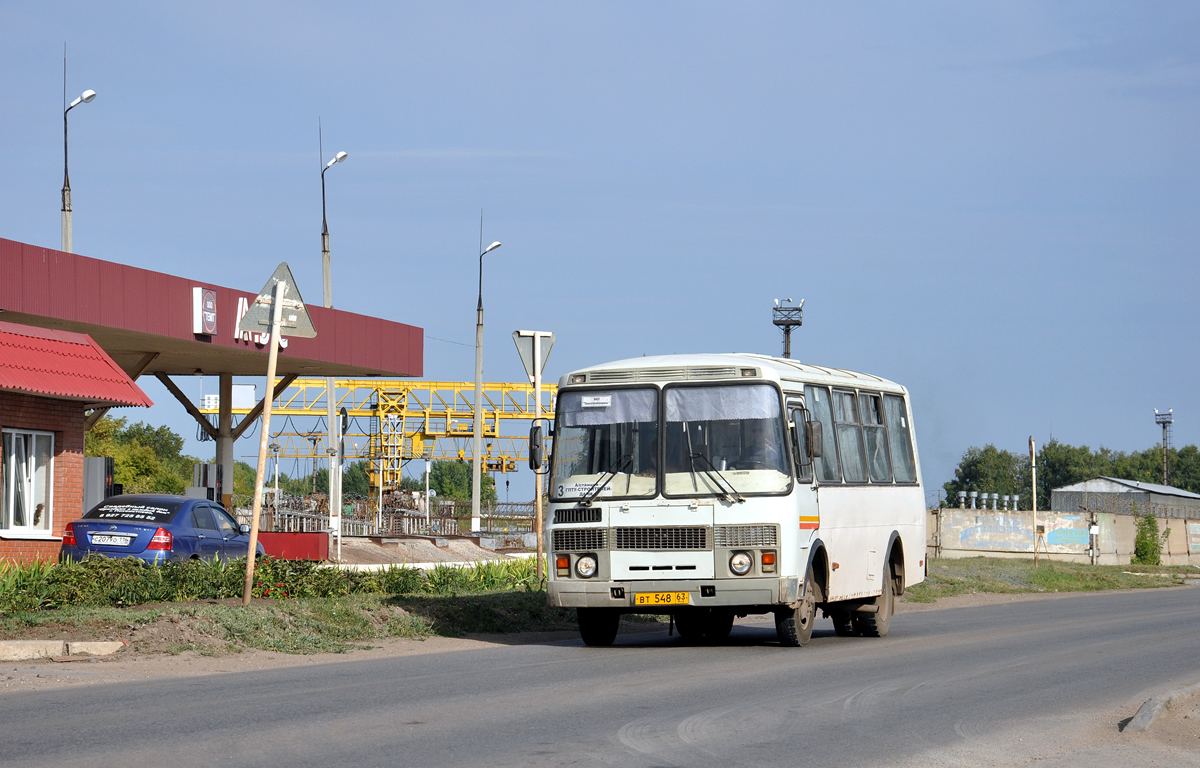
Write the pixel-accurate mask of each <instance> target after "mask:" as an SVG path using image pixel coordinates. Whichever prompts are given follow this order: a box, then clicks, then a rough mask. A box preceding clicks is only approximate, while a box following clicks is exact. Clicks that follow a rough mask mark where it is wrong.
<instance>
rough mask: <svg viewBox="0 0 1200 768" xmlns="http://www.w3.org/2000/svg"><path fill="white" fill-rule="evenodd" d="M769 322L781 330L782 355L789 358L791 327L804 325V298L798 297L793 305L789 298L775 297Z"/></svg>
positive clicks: (790, 353)
mask: <svg viewBox="0 0 1200 768" xmlns="http://www.w3.org/2000/svg"><path fill="white" fill-rule="evenodd" d="M781 301H782V302H783V304H782V305H781V304H780V302H781ZM771 322H772V323H773V324H775V325H777V326H779V328H780V329H782V330H783V356H784V357H786V358H791V356H792V329H793V328H798V327H800V326H802V325H804V299H800V303H799V304H796V305H795V306H792V300H791V299H775V310H774V311H773V312H772V320H771Z"/></svg>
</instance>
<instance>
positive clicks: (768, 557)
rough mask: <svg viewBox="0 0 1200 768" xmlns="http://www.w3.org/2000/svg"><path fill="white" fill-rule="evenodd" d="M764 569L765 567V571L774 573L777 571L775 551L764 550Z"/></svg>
mask: <svg viewBox="0 0 1200 768" xmlns="http://www.w3.org/2000/svg"><path fill="white" fill-rule="evenodd" d="M762 569H763V573H774V572H775V553H774V552H763V553H762Z"/></svg>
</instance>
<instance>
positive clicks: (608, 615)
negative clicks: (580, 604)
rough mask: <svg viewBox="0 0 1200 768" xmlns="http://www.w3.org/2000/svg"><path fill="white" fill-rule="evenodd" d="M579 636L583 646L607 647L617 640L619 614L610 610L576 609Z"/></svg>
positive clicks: (619, 621)
mask: <svg viewBox="0 0 1200 768" xmlns="http://www.w3.org/2000/svg"><path fill="white" fill-rule="evenodd" d="M575 615H576V618H577V620H578V621H579V636H580V637H581V638H583V643H584V645H592V646H609V645H612V644H613V641H614V640H616V639H617V628H618V627H619V626H620V625H621V614H620V613H618V612H617V611H614V610H612V609H611V608H576V609H575Z"/></svg>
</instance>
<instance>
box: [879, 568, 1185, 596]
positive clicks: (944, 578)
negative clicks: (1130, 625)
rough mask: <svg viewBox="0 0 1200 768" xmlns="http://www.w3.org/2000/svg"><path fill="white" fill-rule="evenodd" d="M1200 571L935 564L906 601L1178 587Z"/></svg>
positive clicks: (1182, 569) (911, 590) (912, 589)
mask: <svg viewBox="0 0 1200 768" xmlns="http://www.w3.org/2000/svg"><path fill="white" fill-rule="evenodd" d="M1187 576H1195V577H1200V570H1198V569H1196V568H1193V567H1191V566H1186V565H1176V566H1162V565H1157V566H1152V565H1135V566H1130V565H1086V564H1084V563H1067V562H1055V561H1052V560H1051V561H1046V560H1042V561H1041V562H1039V563H1038V567H1037V568H1034V567H1033V561H1032V560H1015V559H1014V560H1009V559H1001V558H992V557H969V558H962V559H937V560H930V561H929V573H928V574H927V575H926V576H925V581H924V582H922V583H921V584H917V585H916V586H914V587H910V588H909V589H907V590H905V595H904V598H903V599H904V600H905V601H907V602H913V603H932V602H935V601H936V600H937V599H938V598H940V597H951V596H953V595H970V594H975V593H978V592H993V593H1001V594H1007V593H1022V592H1094V591H1097V590H1108V589H1144V588H1148V587H1172V586H1178V585H1180V584H1182V583H1183V579H1184V578H1185V577H1187Z"/></svg>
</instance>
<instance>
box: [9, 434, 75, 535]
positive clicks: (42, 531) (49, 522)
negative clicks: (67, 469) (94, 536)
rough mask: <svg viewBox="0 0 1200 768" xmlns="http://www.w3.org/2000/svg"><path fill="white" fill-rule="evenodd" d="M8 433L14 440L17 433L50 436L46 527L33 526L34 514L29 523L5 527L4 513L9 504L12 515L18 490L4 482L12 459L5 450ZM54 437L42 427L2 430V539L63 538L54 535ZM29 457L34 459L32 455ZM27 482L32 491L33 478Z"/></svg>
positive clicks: (33, 436)
mask: <svg viewBox="0 0 1200 768" xmlns="http://www.w3.org/2000/svg"><path fill="white" fill-rule="evenodd" d="M8 435H13V436H14V441H15V436H16V435H26V436H29V437H32V438H34V440H35V441H36V439H37V438H38V437H48V438H50V466H49V467H48V468H47V469H48V471H49V477H48V478H47V484H46V502H45V504H46V527H45V528H41V527H38V528H35V527H34V526H33V517H32V515H30V517H29V523H28V524H27V525H23V526H12V525H9V526H8V527H4V526H5V523H6V517H7V516H6V515H5V514H4V508H5V506H7V507H8V509H9V514H10V515H11V509H12V503H13V502H12V494H13V493H15V492H16V488H15V486H13V484H11V483H6V482H4V479H5V477H6V474H7V467H8V462H9V461H10V460H11V457H10V456H9V455H8V454H7V453H4V450H3V446H4V443H3V438H4V437H5V436H8ZM54 438H55V435H54V433H53V432H48V431H46V430H40V429H17V428H9V427H5V428H4V429H3V430H0V539H49V540H53V541H57V540H59V539H60V538H61V537H59V536H55V535H54ZM29 458H30V460H32V457H29ZM27 482H29V486H28V488H27V490H28V491H29V492H30V493H32V490H33V486H32V480H30V481H27ZM28 498H32V495H30V496H29V497H28Z"/></svg>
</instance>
